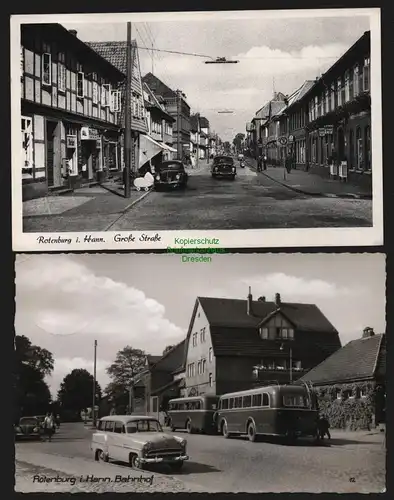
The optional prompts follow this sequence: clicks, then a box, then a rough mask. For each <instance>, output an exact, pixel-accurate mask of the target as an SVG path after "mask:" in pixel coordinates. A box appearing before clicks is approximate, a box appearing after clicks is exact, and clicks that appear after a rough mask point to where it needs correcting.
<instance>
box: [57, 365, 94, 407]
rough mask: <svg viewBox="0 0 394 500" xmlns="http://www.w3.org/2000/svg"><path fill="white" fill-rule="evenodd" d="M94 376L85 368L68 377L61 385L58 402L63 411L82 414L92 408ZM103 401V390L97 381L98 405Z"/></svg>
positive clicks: (73, 372) (76, 370) (78, 369)
mask: <svg viewBox="0 0 394 500" xmlns="http://www.w3.org/2000/svg"><path fill="white" fill-rule="evenodd" d="M93 381H94V378H93V375H91V374H90V373H89V372H88V371H87V370H85V369H84V368H77V369H75V370H73V371H72V372H71V373H69V374H68V375H66V376H65V377H64V379H63V382H62V383H61V385H60V389H59V392H58V396H57V397H58V401H59V403H60V404H61V407H62V411H64V410H69V411H73V412H75V413H80V412H81V411H82V410H85V409H87V408H88V407H91V406H92V398H93ZM100 400H101V388H100V386H99V384H98V383H97V381H96V404H99V403H100Z"/></svg>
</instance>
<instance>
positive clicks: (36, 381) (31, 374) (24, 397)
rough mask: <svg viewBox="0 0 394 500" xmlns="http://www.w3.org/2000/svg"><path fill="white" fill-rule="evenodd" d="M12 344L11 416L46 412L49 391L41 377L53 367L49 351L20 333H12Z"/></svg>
mask: <svg viewBox="0 0 394 500" xmlns="http://www.w3.org/2000/svg"><path fill="white" fill-rule="evenodd" d="M14 347H15V358H14V359H15V365H14V366H15V370H14V380H13V385H14V398H15V399H14V401H15V405H14V407H15V419H16V420H17V419H18V418H20V417H21V416H32V415H41V414H43V413H46V412H47V411H48V410H49V409H50V405H51V394H50V391H49V387H48V385H47V384H46V382H45V381H44V377H45V376H46V375H50V374H51V372H52V370H53V364H54V362H53V356H52V353H50V352H49V351H47V350H46V349H43V348H41V347H39V346H36V345H33V344H32V343H31V341H30V339H29V338H28V337H26V336H24V335H16V336H15V341H14Z"/></svg>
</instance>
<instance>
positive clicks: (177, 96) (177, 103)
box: [176, 90, 182, 160]
mask: <svg viewBox="0 0 394 500" xmlns="http://www.w3.org/2000/svg"><path fill="white" fill-rule="evenodd" d="M179 94H180V91H179V90H177V91H176V135H177V150H178V160H181V159H182V158H181V153H180V139H181V136H180V130H179V122H180V119H179V118H180V116H179V115H180V109H179V108H180V105H179V104H180V103H179Z"/></svg>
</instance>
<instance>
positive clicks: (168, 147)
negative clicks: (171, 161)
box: [160, 142, 177, 153]
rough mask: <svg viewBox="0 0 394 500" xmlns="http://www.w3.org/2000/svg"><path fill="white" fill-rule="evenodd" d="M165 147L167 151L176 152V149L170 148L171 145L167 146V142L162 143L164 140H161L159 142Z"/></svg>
mask: <svg viewBox="0 0 394 500" xmlns="http://www.w3.org/2000/svg"><path fill="white" fill-rule="evenodd" d="M160 144H161V145H162V146H163V147H164V148H165V149H167V150H168V151H171V153H176V152H177V150H176V149H175V148H172V147H171V146H169V145H168V144H164V142H161V143H160Z"/></svg>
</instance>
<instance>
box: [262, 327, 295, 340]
mask: <svg viewBox="0 0 394 500" xmlns="http://www.w3.org/2000/svg"><path fill="white" fill-rule="evenodd" d="M260 337H261V338H262V339H267V340H277V339H280V340H293V339H294V329H293V328H291V327H281V326H268V327H267V326H263V327H261V328H260Z"/></svg>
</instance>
